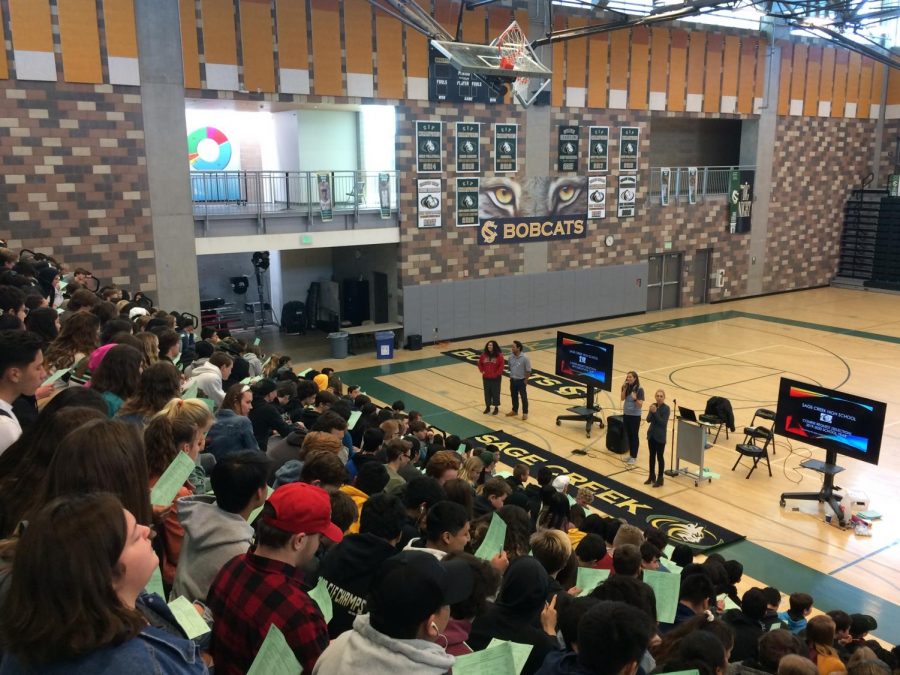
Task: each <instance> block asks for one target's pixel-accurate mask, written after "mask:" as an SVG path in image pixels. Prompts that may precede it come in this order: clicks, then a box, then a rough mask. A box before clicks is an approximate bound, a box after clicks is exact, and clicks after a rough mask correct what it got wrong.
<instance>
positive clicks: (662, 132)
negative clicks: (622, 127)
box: [650, 117, 753, 167]
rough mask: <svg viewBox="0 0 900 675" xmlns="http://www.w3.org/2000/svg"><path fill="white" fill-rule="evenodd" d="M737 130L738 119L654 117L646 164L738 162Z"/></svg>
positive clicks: (682, 164)
mask: <svg viewBox="0 0 900 675" xmlns="http://www.w3.org/2000/svg"><path fill="white" fill-rule="evenodd" d="M741 132H742V121H741V120H732V119H718V120H717V119H691V118H683V117H654V118H653V119H652V120H651V122H650V166H669V167H678V166H740V164H741V161H740V160H741ZM752 163H753V162H748V164H752Z"/></svg>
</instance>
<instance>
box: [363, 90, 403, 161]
mask: <svg viewBox="0 0 900 675" xmlns="http://www.w3.org/2000/svg"><path fill="white" fill-rule="evenodd" d="M359 120H360V129H361V132H362V133H361V136H362V138H361V139H360V140H361V142H360V148H361V153H362V167H361V168H362V169H363V171H393V170H394V169H395V167H396V157H395V154H396V144H395V137H396V135H397V113H396V111H395V110H394V106H392V105H364V106H362V107H361V108H360V112H359Z"/></svg>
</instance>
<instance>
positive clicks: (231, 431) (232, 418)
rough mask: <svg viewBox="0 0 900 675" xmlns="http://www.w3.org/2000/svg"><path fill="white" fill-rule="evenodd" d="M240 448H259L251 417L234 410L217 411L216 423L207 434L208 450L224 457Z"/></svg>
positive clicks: (217, 456) (218, 457)
mask: <svg viewBox="0 0 900 675" xmlns="http://www.w3.org/2000/svg"><path fill="white" fill-rule="evenodd" d="M240 450H259V443H257V441H256V437H255V436H254V435H253V423H252V422H251V421H250V418H248V417H244V416H243V415H238V414H237V413H236V412H234V411H233V410H220V411H219V412H218V413H216V422H215V424H213V425H212V427H211V428H210V430H209V433H208V434H207V435H206V452H211V453H212V454H213V455H215V456H216V459H222V458H223V457H225V456H226V455H230V454H231V453H232V452H238V451H240Z"/></svg>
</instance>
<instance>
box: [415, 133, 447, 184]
mask: <svg viewBox="0 0 900 675" xmlns="http://www.w3.org/2000/svg"><path fill="white" fill-rule="evenodd" d="M443 129H444V125H443V122H422V121H417V122H416V171H418V172H419V173H440V172H441V171H443V170H444V153H443Z"/></svg>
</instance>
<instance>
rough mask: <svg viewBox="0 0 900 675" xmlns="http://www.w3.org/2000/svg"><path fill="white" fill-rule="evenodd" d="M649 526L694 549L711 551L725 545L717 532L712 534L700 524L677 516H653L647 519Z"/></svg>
mask: <svg viewBox="0 0 900 675" xmlns="http://www.w3.org/2000/svg"><path fill="white" fill-rule="evenodd" d="M647 524H648V525H652V526H653V527H658V528H659V529H661V530H662V531H663V532H665V533H666V534H667V535H668V536H669V539H671V540H672V541H677V542H681V543H684V544H687V545H688V546H690V547H691V548H694V549H700V550H704V549H709V548H713V547H714V546H719V545H720V544H722V543H724V542H723V541H722V538H721V537H719V536H718V535H717V534H716V533H715V532H710V531H709V530H707V529H706V528H705V527H704V526H703V525H700V524H699V523H692V522H690V521H688V520H684V519H682V518H678V517H677V516H666V515H656V514H654V515H652V516H648V517H647Z"/></svg>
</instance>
